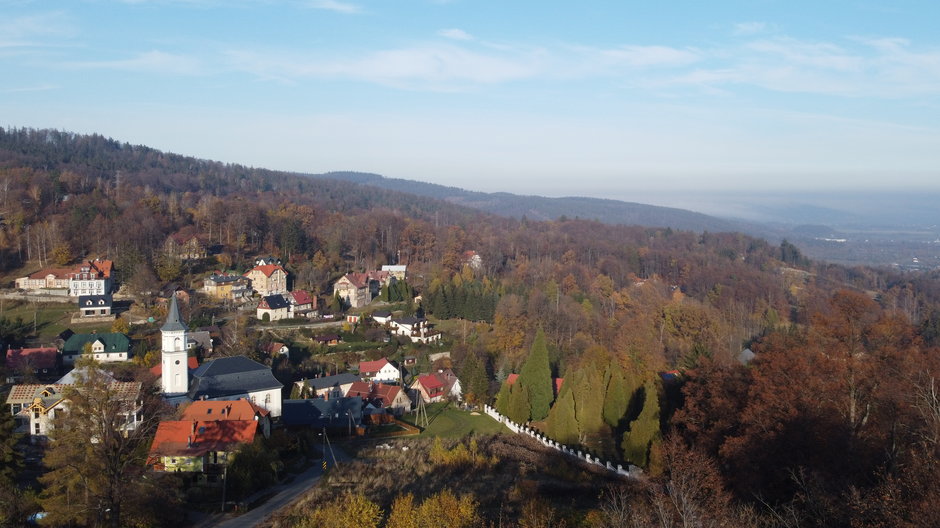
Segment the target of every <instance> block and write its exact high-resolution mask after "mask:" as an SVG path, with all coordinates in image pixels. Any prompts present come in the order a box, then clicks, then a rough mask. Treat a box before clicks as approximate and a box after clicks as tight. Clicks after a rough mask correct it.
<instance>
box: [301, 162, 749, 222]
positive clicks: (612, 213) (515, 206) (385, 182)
mask: <svg viewBox="0 0 940 528" xmlns="http://www.w3.org/2000/svg"><path fill="white" fill-rule="evenodd" d="M310 176H311V177H314V178H327V179H331V180H341V181H347V182H350V183H356V184H360V185H368V186H371V187H379V188H382V189H388V190H394V191H399V192H404V193H409V194H415V195H418V196H426V197H429V198H437V199H440V200H446V201H447V202H450V203H452V204H456V205H462V206H465V207H472V208H474V209H479V210H481V211H485V212H488V213H492V214H496V215H501V216H509V217H514V218H522V217H526V218H529V219H532V220H554V219H557V218H561V217H563V216H565V217H569V218H583V219H588V220H597V221H600V222H604V223H609V224H624V225H641V226H649V227H671V228H673V229H681V230H686V231H697V232H701V231H712V232H729V231H753V229H749V227H751V226H746V225H745V224H742V223H738V222H733V221H729V220H724V219H721V218H716V217H713V216H709V215H706V214H702V213H696V212H693V211H688V210H685V209H677V208H673V207H661V206H656V205H647V204H641V203H634V202H624V201H620V200H609V199H603V198H588V197H581V196H572V197H563V198H548V197H544V196H533V195H518V194H512V193H506V192H497V193H485V192H478V191H467V190H464V189H460V188H458V187H448V186H445V185H438V184H434V183H425V182H420V181H414V180H405V179H401V178H387V177H385V176H381V175H379V174H371V173H363V172H327V173H324V174H313V175H310Z"/></svg>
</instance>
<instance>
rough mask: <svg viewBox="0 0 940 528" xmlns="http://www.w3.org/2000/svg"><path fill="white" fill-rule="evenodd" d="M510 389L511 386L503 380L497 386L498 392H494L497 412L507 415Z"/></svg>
mask: <svg viewBox="0 0 940 528" xmlns="http://www.w3.org/2000/svg"><path fill="white" fill-rule="evenodd" d="M511 391H512V386H511V385H509V382H507V381H505V380H503V384H502V385H500V387H499V392H497V393H496V402H495V403H494V406H495V407H496V410H497V411H499V414H502V415H503V416H509V395H510V393H511Z"/></svg>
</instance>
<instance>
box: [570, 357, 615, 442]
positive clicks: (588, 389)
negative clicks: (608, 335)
mask: <svg viewBox="0 0 940 528" xmlns="http://www.w3.org/2000/svg"><path fill="white" fill-rule="evenodd" d="M597 367H598V365H597V364H596V363H594V362H589V363H587V364H586V365H584V366H582V368H580V369H578V371H576V372H575V373H574V375H572V376H568V378H569V379H566V380H565V383H566V384H567V383H568V382H569V381H571V382H573V383H572V384H571V390H572V392H573V393H574V401H575V413H576V415H577V417H578V430H579V431H580V434H581V437H582V438H583V437H589V438H593V439H596V437H597V435H599V434H601V433H604V432H605V430H606V427H605V425H604V390H603V387H604V373H603V371H602V370H600V369H599V368H597ZM572 378H573V379H572Z"/></svg>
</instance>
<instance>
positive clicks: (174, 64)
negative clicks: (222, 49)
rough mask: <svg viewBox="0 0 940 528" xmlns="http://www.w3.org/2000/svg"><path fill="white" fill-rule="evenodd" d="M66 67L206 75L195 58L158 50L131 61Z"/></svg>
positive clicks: (145, 53) (90, 62)
mask: <svg viewBox="0 0 940 528" xmlns="http://www.w3.org/2000/svg"><path fill="white" fill-rule="evenodd" d="M66 66H67V67H70V68H74V69H102V70H118V71H127V72H134V73H154V74H161V75H185V76H189V75H201V74H203V73H205V71H204V68H203V65H202V63H201V61H199V60H198V59H196V58H194V57H190V56H186V55H177V54H173V53H166V52H163V51H157V50H154V51H148V52H144V53H139V54H138V55H136V56H134V57H132V58H129V59H118V60H109V61H82V62H72V63H68V64H66Z"/></svg>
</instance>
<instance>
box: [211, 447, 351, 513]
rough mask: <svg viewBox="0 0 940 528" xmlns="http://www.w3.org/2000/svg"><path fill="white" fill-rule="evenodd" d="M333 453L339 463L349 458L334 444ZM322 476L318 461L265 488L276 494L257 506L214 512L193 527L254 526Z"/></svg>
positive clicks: (286, 504)
mask: <svg viewBox="0 0 940 528" xmlns="http://www.w3.org/2000/svg"><path fill="white" fill-rule="evenodd" d="M327 453H329V452H327ZM333 454H334V455H335V456H336V461H337V462H338V463H340V464H342V463H343V462H347V461H349V460H350V458H349V455H347V454H346V453H345V452H344V451H343V450H342V449H340V448H338V447H336V446H333ZM327 460H329V462H330V465H331V466H332V464H333V461H332V456H330V455H329V454H327ZM322 476H323V469H322V467H321V465H320V463H319V461H318V462H316V463H315V464H314V466H313V467H311V468H310V469H308V470H307V471H304V472H303V473H301V474H300V475H297V477H295V478H294V480H293V481H292V482H291V483H289V484H282V485H279V486H275V487H274V488H271V489H269V490H266V492H265V493H268V494H269V493H276V495H275V496H273V497H271V498H270V499H268V500H267V501H265V502H264V504H262V505H260V506H258V507H257V508H255V509H253V510H251V511H249V512H247V513H243V514H241V515H238V516H234V515H233V514H225V515H223V514H215V515H212V516H210V517H209V518H206V519H203V520H202V521H201V522H199V523H197V524H196V525H195V528H254V527H255V526H258V525H259V524H261V523H262V522H264V521H265V520H266V519H267V518H268V517H270V516H271V515H272V514H273V513H275V512H277V511H278V510H280V509H281V508H285V507H287V506H288V505H290V504H291V503H293V502H294V501H295V500H296V499H297V498H298V497H300V496H301V495H302V494H303V493H304V492H305V491H307V490H309V489H310V488H312V487H313V486H316V484H317V482H319V480H320V477H322Z"/></svg>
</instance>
